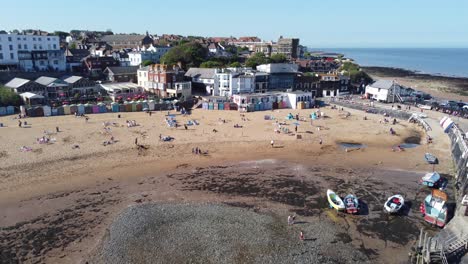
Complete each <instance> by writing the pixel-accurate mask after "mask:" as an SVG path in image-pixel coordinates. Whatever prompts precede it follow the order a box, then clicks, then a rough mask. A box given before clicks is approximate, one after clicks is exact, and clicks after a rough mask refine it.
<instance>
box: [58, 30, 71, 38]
mask: <svg viewBox="0 0 468 264" xmlns="http://www.w3.org/2000/svg"><path fill="white" fill-rule="evenodd" d="M54 35H55V36H58V37H59V39H60V40H63V39H65V38H66V37H68V36H69V35H70V34H69V33H68V32H64V31H54Z"/></svg>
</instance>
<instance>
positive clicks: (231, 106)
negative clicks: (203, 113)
mask: <svg viewBox="0 0 468 264" xmlns="http://www.w3.org/2000/svg"><path fill="white" fill-rule="evenodd" d="M202 109H204V110H237V105H236V104H235V103H229V102H224V103H213V102H209V103H208V102H207V103H203V104H202Z"/></svg>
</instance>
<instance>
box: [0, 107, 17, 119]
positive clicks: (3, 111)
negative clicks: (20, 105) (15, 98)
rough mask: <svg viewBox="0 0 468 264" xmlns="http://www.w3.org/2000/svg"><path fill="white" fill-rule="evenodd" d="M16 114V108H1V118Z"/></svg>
mask: <svg viewBox="0 0 468 264" xmlns="http://www.w3.org/2000/svg"><path fill="white" fill-rule="evenodd" d="M14 113H15V107H14V106H11V105H10V106H0V116H4V115H12V114H14Z"/></svg>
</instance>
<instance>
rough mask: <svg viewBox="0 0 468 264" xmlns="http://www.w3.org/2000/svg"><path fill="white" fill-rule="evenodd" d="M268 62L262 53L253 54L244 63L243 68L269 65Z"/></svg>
mask: <svg viewBox="0 0 468 264" xmlns="http://www.w3.org/2000/svg"><path fill="white" fill-rule="evenodd" d="M269 62H270V60H269V59H268V58H267V57H266V56H265V54H263V53H260V52H259V53H255V54H254V55H252V56H251V57H250V58H248V59H247V61H246V62H245V66H247V67H252V68H255V67H257V66H258V65H260V64H266V63H269Z"/></svg>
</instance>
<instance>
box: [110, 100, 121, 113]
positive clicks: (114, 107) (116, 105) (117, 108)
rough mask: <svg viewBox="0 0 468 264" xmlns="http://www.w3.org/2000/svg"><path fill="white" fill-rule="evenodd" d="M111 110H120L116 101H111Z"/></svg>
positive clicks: (115, 111)
mask: <svg viewBox="0 0 468 264" xmlns="http://www.w3.org/2000/svg"><path fill="white" fill-rule="evenodd" d="M111 110H112V112H114V113H117V112H119V111H120V110H119V104H118V103H116V102H112V103H111Z"/></svg>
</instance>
